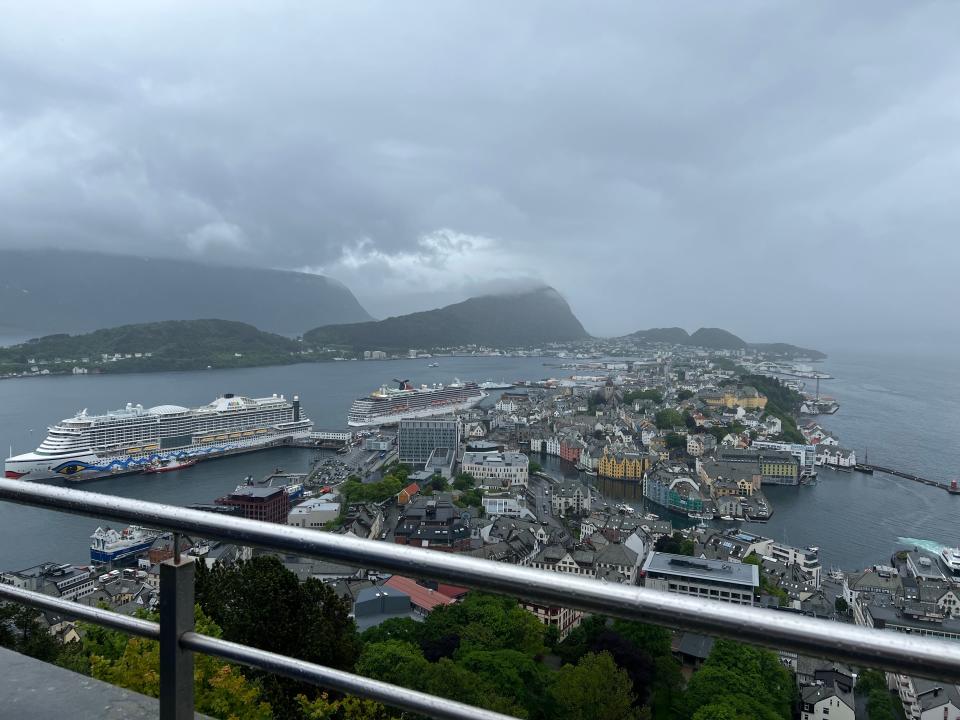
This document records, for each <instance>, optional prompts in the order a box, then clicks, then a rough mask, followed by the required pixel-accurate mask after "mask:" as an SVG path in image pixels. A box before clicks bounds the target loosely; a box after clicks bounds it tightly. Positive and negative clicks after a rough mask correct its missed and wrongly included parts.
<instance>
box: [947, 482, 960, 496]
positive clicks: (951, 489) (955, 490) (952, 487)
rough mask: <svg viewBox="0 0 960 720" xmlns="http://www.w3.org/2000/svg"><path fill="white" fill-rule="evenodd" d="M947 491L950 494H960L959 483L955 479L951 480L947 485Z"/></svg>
mask: <svg viewBox="0 0 960 720" xmlns="http://www.w3.org/2000/svg"><path fill="white" fill-rule="evenodd" d="M947 492H948V493H950V494H951V495H960V484H957V481H956V480H951V481H950V484H949V485H947Z"/></svg>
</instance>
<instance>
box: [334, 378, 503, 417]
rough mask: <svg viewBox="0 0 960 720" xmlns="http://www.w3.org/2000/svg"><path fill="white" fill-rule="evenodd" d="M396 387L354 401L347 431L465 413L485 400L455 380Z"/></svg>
mask: <svg viewBox="0 0 960 720" xmlns="http://www.w3.org/2000/svg"><path fill="white" fill-rule="evenodd" d="M394 382H396V383H397V387H390V388H388V387H386V386H384V387H381V388H380V389H379V390H376V391H374V392H372V393H370V395H368V396H367V397H362V398H357V399H356V400H354V401H353V405H351V406H350V411H349V412H348V413H347V424H348V425H350V426H351V427H369V426H372V425H391V424H393V423H398V422H400V421H401V420H405V419H409V418H421V417H430V416H431V415H443V414H446V413H450V412H456V411H457V410H466V409H467V408H470V407H473V406H474V405H476V404H477V403H478V402H480V401H481V400H483V399H484V398H485V397H487V393H485V392H484V391H483V390H482V389H481V388H480V386H479V385H477V384H476V383H462V382H460V381H459V380H457V381H455V382H452V383H450V384H449V385H421V386H420V387H418V388H415V387H413V385H411V384H410V381H409V380H394Z"/></svg>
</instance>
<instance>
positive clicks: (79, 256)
mask: <svg viewBox="0 0 960 720" xmlns="http://www.w3.org/2000/svg"><path fill="white" fill-rule="evenodd" d="M0 268H3V273H2V275H0V334H6V335H14V336H15V335H21V336H25V337H35V336H39V335H43V334H49V333H61V332H66V333H78V332H89V331H91V330H97V329H99V328H109V327H116V326H118V325H128V324H131V323H145V322H156V321H160V320H196V319H200V318H223V319H224V320H238V321H241V322H246V323H251V324H252V325H254V326H256V327H259V328H263V329H264V330H269V331H271V332H277V333H282V334H284V335H299V334H300V333H302V332H303V331H304V330H306V329H307V328H311V327H316V326H317V325H320V324H324V325H327V324H333V323H339V322H359V321H362V320H369V319H370V315H369V314H368V313H367V311H366V310H364V309H363V308H362V307H361V306H360V303H359V302H357V299H356V298H355V297H354V296H353V293H351V292H350V290H349V289H347V287H346V286H344V285H342V284H341V283H339V282H337V281H335V280H332V279H330V278H327V277H323V276H321V275H310V274H306V273H298V272H289V271H283V270H268V269H260V268H241V267H226V266H215V265H205V264H201V263H197V262H188V261H183V260H162V259H158V258H142V257H132V256H125V255H104V254H99V253H89V252H73V251H60V250H0Z"/></svg>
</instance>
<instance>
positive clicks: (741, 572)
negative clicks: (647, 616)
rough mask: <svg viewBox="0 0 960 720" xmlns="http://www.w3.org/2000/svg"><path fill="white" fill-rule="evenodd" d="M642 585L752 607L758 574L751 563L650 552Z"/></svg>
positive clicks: (644, 566) (755, 567)
mask: <svg viewBox="0 0 960 720" xmlns="http://www.w3.org/2000/svg"><path fill="white" fill-rule="evenodd" d="M643 575H644V578H645V580H644V585H645V586H646V587H648V588H653V589H654V590H664V591H666V592H672V593H677V594H680V595H693V596H694V597H701V598H706V599H710V600H719V601H720V602H728V603H733V604H736V605H753V602H754V593H755V592H756V590H757V589H758V588H759V587H760V572H759V569H758V568H757V566H756V565H752V564H750V563H738V562H726V561H722V560H703V559H697V558H691V557H687V556H686V555H673V554H671V553H661V552H653V553H650V554H649V555H648V556H647V560H646V562H644V564H643Z"/></svg>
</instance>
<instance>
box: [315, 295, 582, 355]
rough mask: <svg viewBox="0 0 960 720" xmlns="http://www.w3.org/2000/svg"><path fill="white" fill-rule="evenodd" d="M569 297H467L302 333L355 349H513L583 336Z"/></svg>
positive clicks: (327, 343)
mask: <svg viewBox="0 0 960 720" xmlns="http://www.w3.org/2000/svg"><path fill="white" fill-rule="evenodd" d="M588 337H589V335H588V333H587V331H586V330H584V328H583V325H582V324H581V323H580V321H579V320H578V319H577V317H576V316H575V315H574V314H573V311H572V310H571V309H570V306H569V305H568V304H567V301H566V300H564V299H563V297H562V296H561V295H560V293H558V292H557V291H556V290H554V289H553V288H552V287H550V286H547V285H543V286H539V287H536V288H533V289H530V290H525V291H516V292H510V293H499V294H492V295H480V296H477V297H472V298H468V299H467V300H463V301H462V302H459V303H453V304H451V305H446V306H444V307H441V308H436V309H434V310H424V311H420V312H415V313H408V314H406V315H395V316H392V317H388V318H384V319H383V320H375V321H370V322H362V323H346V324H339V325H324V326H320V327H316V328H313V329H312V330H309V331H307V332H306V333H304V336H303V339H304V342H306V343H310V344H312V345H327V346H338V347H346V348H350V349H353V350H363V349H366V350H376V349H382V350H403V349H408V348H418V349H432V348H441V347H458V346H463V345H489V346H493V347H516V346H520V345H526V346H529V345H537V344H547V343H551V342H563V341H568V340H579V339H586V338H588Z"/></svg>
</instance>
